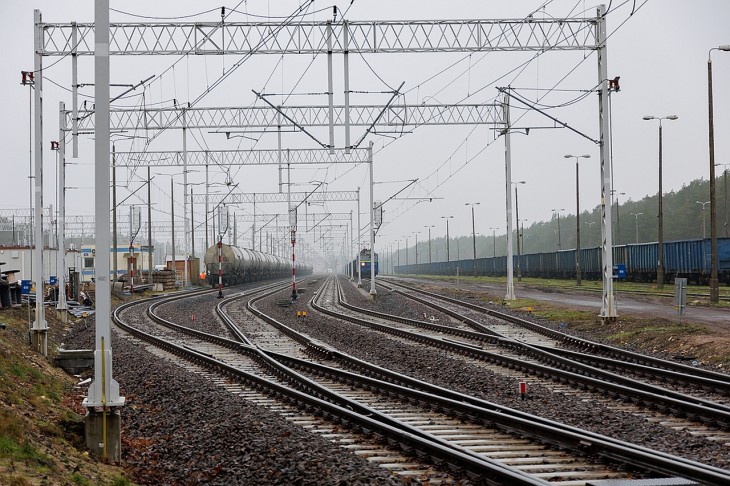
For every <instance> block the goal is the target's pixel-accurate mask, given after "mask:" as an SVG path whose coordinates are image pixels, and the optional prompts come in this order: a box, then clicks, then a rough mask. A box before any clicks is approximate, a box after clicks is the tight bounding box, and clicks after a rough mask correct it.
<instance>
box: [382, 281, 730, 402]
mask: <svg viewBox="0 0 730 486" xmlns="http://www.w3.org/2000/svg"><path fill="white" fill-rule="evenodd" d="M387 280H388V282H389V283H391V284H393V285H397V286H399V287H403V288H406V289H408V290H411V291H414V292H418V293H420V294H423V295H428V296H431V297H436V298H438V299H441V300H445V301H447V302H451V303H452V304H457V305H460V306H463V307H467V308H469V309H472V310H475V311H477V312H481V313H484V314H487V315H490V316H492V317H497V318H499V319H503V320H505V321H508V322H511V323H513V324H517V325H519V326H522V327H525V328H527V329H529V330H531V331H533V332H537V333H539V334H542V335H543V336H547V337H549V338H552V339H555V340H557V341H562V342H564V343H565V344H568V345H570V346H574V347H577V348H579V349H586V350H589V351H591V352H593V353H601V354H603V355H606V356H608V357H609V358H612V359H613V360H616V359H619V360H621V361H623V362H626V363H627V364H631V363H635V364H639V365H644V366H647V367H653V368H656V369H657V373H661V372H660V371H659V370H667V371H671V372H673V373H667V374H662V375H659V376H663V377H665V378H669V379H673V378H675V377H676V375H675V373H683V374H685V375H686V376H687V377H688V381H687V382H688V383H690V384H692V385H699V386H706V387H708V388H714V389H717V387H718V386H719V387H721V389H722V390H723V391H730V375H727V374H725V373H718V372H715V371H710V370H705V369H702V368H695V367H692V366H687V365H683V364H680V363H675V362H672V361H669V360H665V359H661V358H655V357H652V356H646V355H643V354H640V353H636V352H633V351H628V350H624V349H620V348H616V347H614V346H609V345H607V344H602V343H596V342H593V341H589V340H587V339H582V338H579V337H576V336H571V335H569V334H565V333H562V332H560V331H556V330H554V329H550V328H548V327H545V326H542V325H540V324H537V323H535V322H531V321H529V320H526V319H522V318H519V317H516V316H512V315H509V314H505V313H502V312H499V311H495V310H493V309H489V308H486V307H483V306H480V305H478V304H474V303H472V302H466V301H463V300H460V299H456V298H453V297H448V296H444V295H441V294H437V293H434V292H429V291H427V290H421V289H416V288H414V287H410V286H408V285H405V284H403V283H401V282H396V281H395V280H394V279H392V278H388V279H387ZM401 294H402V295H405V296H408V295H407V294H403V293H401ZM618 364H619V363H617V365H618ZM627 367H628V366H627ZM690 377H697V378H698V379H696V380H695V379H692V378H690ZM701 378H704V379H706V380H707V381H704V380H702V379H701ZM718 382H719V383H718ZM720 383H724V385H721V384H720Z"/></svg>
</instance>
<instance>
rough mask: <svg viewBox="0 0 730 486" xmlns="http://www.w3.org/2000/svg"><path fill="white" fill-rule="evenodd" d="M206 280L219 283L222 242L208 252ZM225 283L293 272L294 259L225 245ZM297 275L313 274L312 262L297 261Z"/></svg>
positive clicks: (215, 284)
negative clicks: (292, 263)
mask: <svg viewBox="0 0 730 486" xmlns="http://www.w3.org/2000/svg"><path fill="white" fill-rule="evenodd" d="M204 263H205V273H206V281H207V282H208V283H209V284H210V285H211V286H213V287H217V286H218V246H217V245H213V246H211V247H210V248H208V251H206V252H205V259H204ZM221 266H222V267H223V285H224V286H229V285H236V284H242V283H246V282H254V281H256V280H266V279H270V278H280V277H286V276H288V275H291V273H292V271H291V260H288V259H286V258H284V257H280V256H275V255H269V254H268V253H262V252H260V251H256V250H251V249H249V248H241V247H239V246H233V245H226V244H224V245H222V246H221ZM296 270H297V275H311V273H312V266H311V265H307V264H305V263H301V262H296Z"/></svg>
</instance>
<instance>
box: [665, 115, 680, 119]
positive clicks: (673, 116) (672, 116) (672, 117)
mask: <svg viewBox="0 0 730 486" xmlns="http://www.w3.org/2000/svg"><path fill="white" fill-rule="evenodd" d="M677 118H679V117H678V116H677V115H669V116H668V117H667V120H676V119H677Z"/></svg>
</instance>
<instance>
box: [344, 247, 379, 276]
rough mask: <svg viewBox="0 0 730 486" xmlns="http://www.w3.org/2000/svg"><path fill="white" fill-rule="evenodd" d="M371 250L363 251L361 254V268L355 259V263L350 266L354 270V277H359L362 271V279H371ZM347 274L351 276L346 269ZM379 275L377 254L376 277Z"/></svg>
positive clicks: (352, 262) (376, 255)
mask: <svg viewBox="0 0 730 486" xmlns="http://www.w3.org/2000/svg"><path fill="white" fill-rule="evenodd" d="M370 264H371V259H370V250H362V251H361V252H360V266H358V264H357V258H355V259H354V260H353V261H351V262H350V263H349V264H348V265H349V267H350V269H351V270H352V275H353V276H355V277H357V276H358V274H359V273H360V271H362V278H370ZM345 273H346V274H349V273H350V272H348V271H347V269H345ZM377 274H378V254H377V253H376V254H375V275H377Z"/></svg>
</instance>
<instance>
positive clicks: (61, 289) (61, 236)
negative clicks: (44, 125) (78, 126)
mask: <svg viewBox="0 0 730 486" xmlns="http://www.w3.org/2000/svg"><path fill="white" fill-rule="evenodd" d="M65 109H66V105H65V103H64V102H63V101H61V102H59V103H58V113H59V116H58V127H59V130H58V189H57V190H58V251H59V252H61V254H60V255H59V258H58V259H57V264H58V265H57V270H56V275H57V277H56V278H57V279H58V304H57V306H56V309H58V310H59V311H60V312H61V320H62V321H63V322H66V321H67V319H68V314H67V313H66V138H65V128H66V117H65V115H64V113H63V112H64V111H65Z"/></svg>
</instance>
